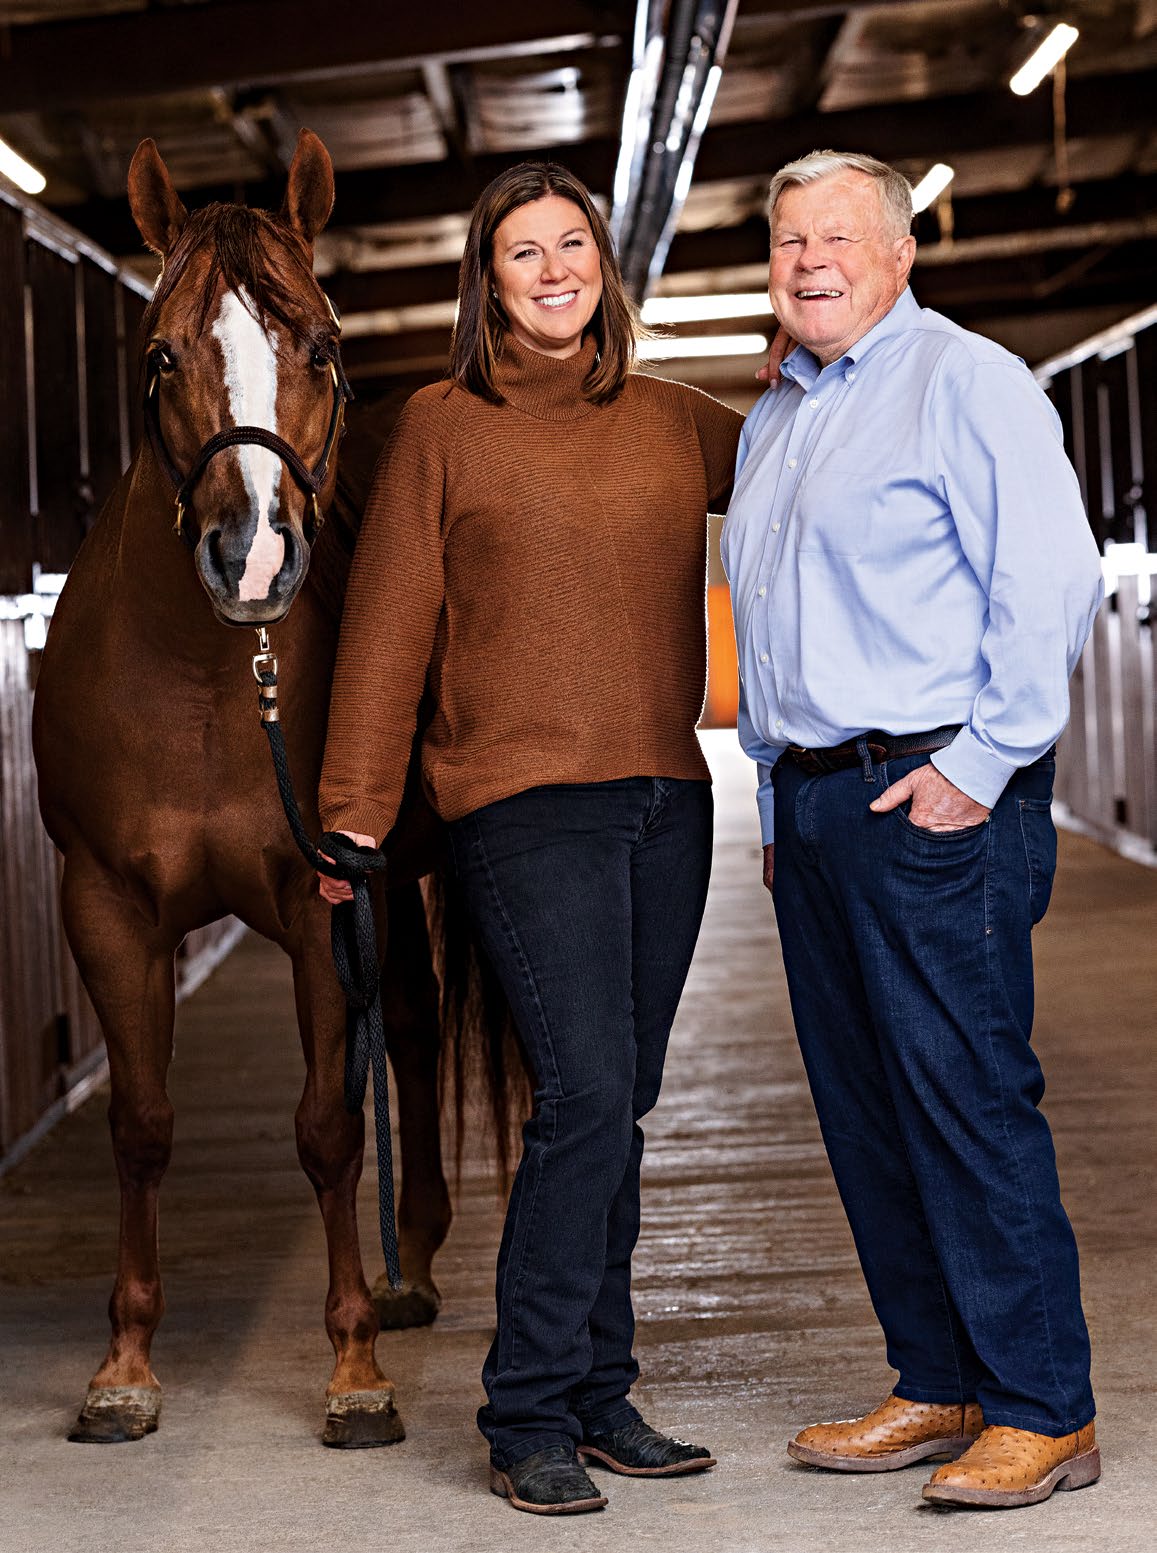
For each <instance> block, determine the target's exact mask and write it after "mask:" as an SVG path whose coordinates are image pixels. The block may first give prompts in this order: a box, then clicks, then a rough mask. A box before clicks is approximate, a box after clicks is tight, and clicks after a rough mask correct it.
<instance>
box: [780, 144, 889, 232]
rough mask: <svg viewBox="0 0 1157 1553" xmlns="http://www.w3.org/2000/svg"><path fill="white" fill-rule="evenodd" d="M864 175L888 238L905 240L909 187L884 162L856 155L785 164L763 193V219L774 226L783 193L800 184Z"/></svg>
mask: <svg viewBox="0 0 1157 1553" xmlns="http://www.w3.org/2000/svg"><path fill="white" fill-rule="evenodd" d="M848 172H851V173H866V174H867V176H868V177H869V178H872V179H874V180H875V183H876V186H877V188H878V190H879V193H880V213H881V215H882V216H883V218H884V225H885V227H886V228H887V229H888V234H889V236H891V237H907V235H908V233H909V231H910V230H911V227H912V185H911V184H910V183H909V182H908V180H907V178H905V177H904V174H903V173H898V172H897V171H896V169H895V168H894V167H889V166H888V164H887V162H878V161H877V160H876V158H875V157H874V156H865V155H864V154H863V153H862V152H860V151H811V152H809V153H808V155H807V156H801V157H799V158H797V160H796V161H794V162H788V163H786V164H785V165H784V166H783V167H781V168H780V170H779V171H778V172H777V173H776V175H775V177H774V178H773V179H772V180H771V183H770V185H769V187H768V191H767V219H768V221H769V222H770V223H771V224H772V225H774V224H775V207H776V203H777V201H778V200H779V197H780V195H781V194H782V193H783V191H784V189H790V188H793V187H795V186H796V185H798V184H801V183H817V182H818V181H819V179H821V178H830V177H832V175H833V174H835V173H848Z"/></svg>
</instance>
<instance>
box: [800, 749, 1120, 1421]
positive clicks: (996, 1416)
mask: <svg viewBox="0 0 1157 1553" xmlns="http://www.w3.org/2000/svg"><path fill="white" fill-rule="evenodd" d="M927 759H928V756H927V755H913V756H908V757H906V758H904V759H901V760H893V761H889V762H887V763H886V764H881V765H879V766H876V767H872V766H871V765H870V763H869V766H868V768H867V771H864V770H861V769H860V768H858V767H857V768H855V769H853V770H851V771H841V772H835V773H832V774H830V775H826V776H821V777H809V776H807V775H806V774H805V773H804V772H802V771H800V770H799V769H798V767H796V766H793V765H791V764H790V763H789V762H788V761H786V760H781V761H780V762H779V764H778V765H777V767H776V770H775V827H776V847H775V888H774V896H775V908H776V917H777V920H778V923H779V932H780V938H781V941H782V944H783V956H784V963H785V966H786V969H787V978H788V985H789V989H790V992H791V1001H792V1011H793V1013H794V1015H795V1021H796V1028H797V1031H798V1034H799V1042H800V1047H801V1050H802V1052H803V1057H804V1062H805V1064H806V1066H807V1071H808V1078H809V1080H810V1082H811V1088H812V1095H813V1097H814V1099H815V1103H816V1110H817V1112H818V1113H819V1119H820V1126H821V1128H822V1131H823V1135H824V1142H825V1144H826V1145H827V1150H828V1156H829V1158H830V1160H831V1164H832V1169H833V1171H834V1173H835V1177H836V1184H837V1185H838V1187H839V1190H840V1195H841V1197H842V1198H843V1202H844V1207H845V1209H846V1210H847V1214H848V1219H849V1221H850V1223H851V1227H852V1233H853V1235H854V1237H855V1241H856V1248H857V1250H858V1252H859V1256H860V1261H861V1264H862V1266H863V1269H864V1275H865V1277H866V1279H867V1283H868V1290H869V1293H870V1294H871V1298H872V1303H873V1305H874V1306H875V1310H876V1315H877V1316H878V1317H879V1320H880V1324H881V1326H882V1327H883V1329H884V1335H885V1338H886V1340H887V1345H888V1359H889V1362H890V1363H891V1364H892V1365H893V1366H894V1367H895V1368H896V1369H897V1370H898V1371H899V1372H900V1378H899V1381H898V1383H897V1385H896V1391H897V1393H898V1394H899V1395H900V1396H903V1397H907V1398H910V1399H911V1400H912V1401H916V1402H958V1401H971V1400H973V1399H975V1400H977V1401H979V1402H980V1403H981V1406H982V1408H983V1410H984V1416H985V1420H986V1421H987V1422H988V1423H990V1424H1008V1425H1011V1426H1012V1427H1014V1428H1018V1429H1032V1430H1035V1431H1037V1432H1039V1433H1042V1434H1050V1435H1061V1434H1068V1433H1071V1432H1072V1431H1073V1430H1075V1429H1078V1428H1080V1427H1082V1426H1083V1425H1084V1424H1086V1423H1088V1421H1089V1420H1090V1418H1091V1417H1092V1416H1093V1397H1092V1392H1091V1390H1090V1387H1089V1339H1088V1332H1087V1330H1086V1328H1085V1321H1084V1317H1083V1315H1082V1313H1081V1298H1080V1285H1079V1280H1078V1272H1077V1248H1076V1244H1075V1242H1074V1239H1073V1232H1072V1229H1071V1228H1070V1225H1069V1221H1068V1219H1067V1217H1066V1216H1065V1211H1064V1208H1063V1207H1062V1206H1061V1199H1060V1191H1059V1187H1058V1183H1057V1171H1056V1160H1055V1156H1054V1153H1053V1143H1052V1137H1051V1136H1050V1133H1049V1127H1048V1123H1047V1121H1046V1120H1045V1118H1044V1116H1043V1114H1042V1113H1041V1111H1040V1110H1039V1109H1038V1106H1039V1103H1040V1099H1041V1096H1042V1094H1043V1092H1044V1079H1043V1077H1042V1074H1041V1070H1040V1066H1039V1064H1038V1062H1037V1059H1036V1056H1035V1055H1034V1053H1033V1051H1032V1048H1031V1047H1030V1045H1029V1035H1030V1032H1031V1029H1032V1017H1033V980H1032V948H1031V942H1030V933H1031V929H1032V926H1033V924H1034V923H1035V922H1037V921H1039V920H1040V918H1041V917H1042V916H1043V915H1044V912H1045V907H1046V906H1047V905H1048V899H1049V893H1050V891H1051V888H1052V880H1053V871H1054V869H1055V866H1056V833H1055V831H1054V830H1053V824H1052V818H1051V815H1050V813H1049V800H1050V797H1051V793H1052V782H1053V769H1054V761H1053V760H1052V759H1051V758H1050V757H1046V758H1044V759H1042V760H1040V761H1037V763H1036V764H1035V765H1033V766H1030V767H1028V768H1027V769H1025V770H1023V771H1020V772H1018V773H1017V774H1016V775H1015V776H1014V777H1013V779H1012V781H1011V782H1010V783H1009V785H1008V787H1007V788H1006V790H1005V792H1004V794H1003V795H1002V796H1001V798H1000V801H999V802H998V803H997V805H996V807H995V809H994V810H993V811H992V815H991V818H990V819H989V821H988V822H987V823H986V824H981V825H978V826H973V827H970V828H969V829H967V830H963V831H957V832H951V833H939V834H937V833H934V832H930V831H926V830H923V829H919V828H917V827H916V826H914V825H913V824H912V822H911V820H910V819H909V818H908V816H907V813H906V812H905V811H904V809H900V810H896V811H893V812H892V813H889V814H879V815H877V814H872V813H871V812H870V811H869V809H868V804H869V803H870V802H871V800H872V799H874V798H876V797H878V796H879V794H880V793H882V792H883V790H884V788H885V787H887V786H888V784H889V783H890V782H894V781H897V780H898V779H899V778H900V777H902V776H905V775H906V774H907V773H908V772H910V771H912V770H913V769H914V768H915V767H917V766H919V765H921V764H923V763H924V762H926V761H927ZM905 808H906V806H905Z"/></svg>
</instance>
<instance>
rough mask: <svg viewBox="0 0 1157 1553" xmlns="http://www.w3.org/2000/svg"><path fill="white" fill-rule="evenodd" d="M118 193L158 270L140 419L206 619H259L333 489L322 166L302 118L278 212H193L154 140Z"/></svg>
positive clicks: (270, 610) (146, 328) (335, 426)
mask: <svg viewBox="0 0 1157 1553" xmlns="http://www.w3.org/2000/svg"><path fill="white" fill-rule="evenodd" d="M128 187H129V202H130V205H131V207H132V212H133V218H134V220H135V221H136V224H137V226H138V228H139V229H140V232H141V235H142V237H143V238H144V240H145V242H146V243H147V244H148V246H149V247H150V248H152V249H153V250H154V252H156V253H158V254H159V255H160V256H161V260H162V266H163V267H162V271H161V276H160V279H159V280H158V282H157V287H156V290H155V292H154V294H153V297H152V300H151V302H150V303H149V306H148V309H147V311H146V313H145V317H144V321H143V324H142V342H143V346H144V353H145V393H146V402H145V425H146V430H147V432H148V436H149V441H150V443H151V445H152V449H153V453H154V455H155V457H156V459H157V462H158V463H159V464H160V466H161V470H162V472H163V474H164V475H166V476H167V478H168V480H169V482H170V484H171V485H172V487H173V494H174V497H175V501H176V513H177V519H176V525H175V526H176V530H177V533H178V534H179V535H180V536H181V538H182V539H184V540H185V541H186V543H188V544H189V545H190V547H191V548H192V549H193V551H194V554H195V563H196V568H197V572H198V575H199V577H200V580H201V582H202V584H203V586H204V588H205V591H206V593H207V594H208V595H209V600H210V602H211V604H212V606H213V609H214V611H215V613H216V614H217V617H218V618H219V619H220V620H222V621H224V622H225V623H226V624H228V625H239V626H254V625H268V624H272V623H273V622H274V621H277V620H280V619H281V618H282V616H283V615H284V614H285V613H286V611H287V610H288V609H289V606H290V605H291V604H292V602H293V600H294V598H295V597H296V595H297V591H298V589H299V588H300V586H301V584H302V581H303V580H304V577H305V572H306V568H307V566H308V564H309V551H310V546H311V544H312V542H313V538H314V536H315V534H316V531H317V528H318V526H319V524H320V521H321V512H322V511H323V509H324V507H325V506H326V504H327V503H328V501H329V499H330V497H331V495H332V492H333V484H334V479H335V475H336V466H337V442H338V439H339V436H340V431H341V423H342V413H343V408H344V402H345V399H346V398H347V397H348V394H349V389H348V386H347V384H346V380H345V375H344V373H343V372H342V368H341V357H340V354H339V350H338V336H339V332H340V329H339V325H338V322H337V318H336V315H335V313H334V312H333V309H332V308H331V306H330V304H329V302H328V301H327V299H326V297H325V294H324V293H323V292H322V290H321V288H320V286H319V285H318V283H317V281H316V279H315V278H314V275H313V241H314V238H315V237H316V236H317V234H318V232H320V231H321V229H322V227H324V225H325V223H326V221H327V220H328V218H329V213H330V210H331V208H332V206H333V168H332V166H331V164H330V159H329V154H328V153H327V151H326V149H325V147H324V146H323V145H322V143H321V141H320V140H319V139H318V137H317V136H316V135H314V134H312V133H311V132H310V131H309V130H302V131H301V133H300V135H299V137H298V142H297V150H296V152H295V153H294V157H293V162H292V164H291V166H290V169H289V182H288V187H287V190H286V195H285V203H284V205H283V206H282V209H281V211H280V213H279V214H278V215H271V214H269V213H268V212H266V211H262V210H253V209H250V208H248V207H246V206H242V205H209V206H206V207H205V208H204V209H203V210H199V211H195V212H194V213H193V214H192V215H189V214H188V212H187V211H186V210H185V207H184V205H183V204H182V203H181V200H180V197H179V196H178V194H177V192H176V190H175V189H174V187H173V184H172V181H171V179H170V177H169V173H168V169H167V168H166V166H165V164H164V161H163V160H162V159H161V156H160V153H159V152H158V150H157V147H156V144H155V142H153V141H152V140H143V141H142V142H141V144H140V145H139V146H138V147H137V150H136V154H135V155H134V157H133V160H132V166H131V167H130V169H129V179H128Z"/></svg>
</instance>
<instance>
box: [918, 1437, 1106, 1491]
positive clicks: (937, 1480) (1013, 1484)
mask: <svg viewBox="0 0 1157 1553" xmlns="http://www.w3.org/2000/svg"><path fill="white" fill-rule="evenodd" d="M1100 1475H1101V1453H1100V1451H1099V1450H1098V1449H1097V1439H1096V1435H1095V1433H1094V1426H1093V1425H1092V1424H1086V1425H1085V1427H1084V1428H1083V1429H1080V1430H1078V1431H1077V1433H1076V1434H1062V1435H1061V1436H1060V1437H1059V1438H1055V1439H1054V1437H1053V1436H1052V1435H1051V1434H1034V1433H1033V1432H1032V1430H1030V1429H1010V1428H1009V1427H1008V1426H1007V1425H1005V1424H993V1425H992V1426H991V1427H990V1428H988V1429H985V1431H984V1433H983V1434H982V1435H981V1436H980V1438H979V1439H978V1440H977V1441H976V1442H975V1443H974V1444H973V1445H970V1446H969V1448H968V1450H966V1451H965V1453H964V1455H963V1456H961V1457H960V1459H959V1461H952V1462H949V1463H948V1464H947V1465H946V1466H943V1467H937V1469H936V1471H935V1472H934V1473H933V1474H932V1478H931V1480H930V1481H929V1482H928V1483H926V1484H925V1485H924V1497H925V1499H932V1500H935V1501H936V1503H938V1504H974V1505H988V1506H990V1507H991V1508H993V1509H1014V1508H1015V1507H1016V1506H1018V1505H1025V1504H1039V1503H1040V1501H1041V1500H1042V1499H1047V1498H1048V1496H1049V1495H1050V1494H1051V1493H1052V1491H1053V1489H1054V1488H1085V1487H1087V1486H1088V1484H1090V1483H1095V1482H1096V1481H1097V1479H1098V1478H1099V1477H1100Z"/></svg>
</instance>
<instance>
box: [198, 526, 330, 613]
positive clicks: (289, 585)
mask: <svg viewBox="0 0 1157 1553" xmlns="http://www.w3.org/2000/svg"><path fill="white" fill-rule="evenodd" d="M195 560H196V567H197V575H198V576H199V577H200V579H201V584H202V586H203V587H204V589H205V592H206V593H207V594H208V595H209V602H210V604H211V605H212V606H213V612H214V614H215V615H216V616H217V618H218V620H220V621H222V622H223V623H224V624H225V625H236V626H258V625H273V624H275V623H276V622H277V621H278V620H281V619H282V618H283V617H284V615H285V614H286V613H287V612H288V610H289V607H290V605H291V604H292V603H293V601H294V599H295V598H296V597H297V594H298V591H299V590H300V588H301V585H302V583H303V582H304V580H305V574H306V571H307V569H308V567H309V546H308V545H307V544H306V542H305V539H304V537H303V535H302V532H301V529H300V528H299V527H298V526H297V525H296V524H295V523H273V524H268V525H265V526H264V527H263V528H260V529H259V530H258V534H257V537H255V538H253V539H250V540H247V541H242V540H241V539H240V538H239V537H238V534H237V532H236V530H234V529H231V528H225V527H223V526H220V525H216V526H214V527H212V528H209V529H206V530H205V531H204V532H203V533H202V535H201V537H200V539H199V540H198V542H197V547H196V551H195Z"/></svg>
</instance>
